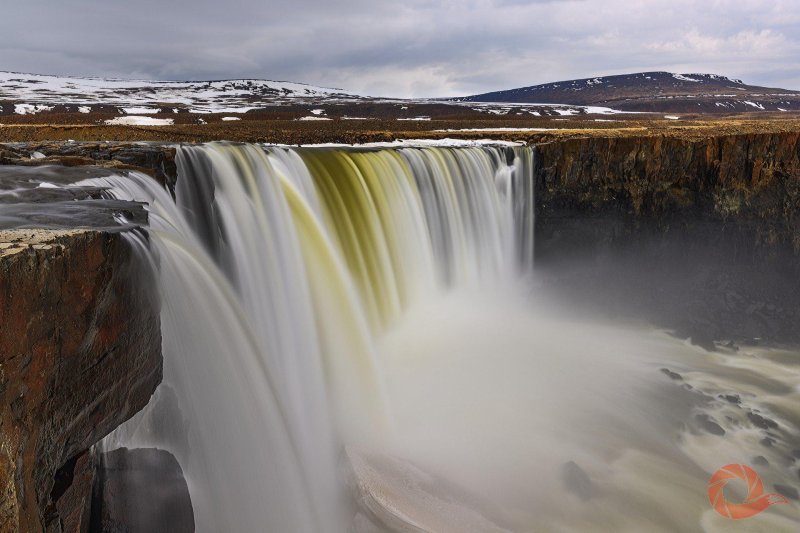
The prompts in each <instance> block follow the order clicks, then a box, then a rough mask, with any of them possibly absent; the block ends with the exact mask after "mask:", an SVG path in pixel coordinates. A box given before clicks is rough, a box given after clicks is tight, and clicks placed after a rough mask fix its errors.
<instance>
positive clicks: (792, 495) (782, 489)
mask: <svg viewBox="0 0 800 533" xmlns="http://www.w3.org/2000/svg"><path fill="white" fill-rule="evenodd" d="M773 486H774V487H775V492H777V493H778V494H782V495H784V496H786V497H787V498H789V499H790V500H800V493H798V492H797V489H796V488H794V487H790V486H789V485H780V484H778V483H776V484H775V485H773Z"/></svg>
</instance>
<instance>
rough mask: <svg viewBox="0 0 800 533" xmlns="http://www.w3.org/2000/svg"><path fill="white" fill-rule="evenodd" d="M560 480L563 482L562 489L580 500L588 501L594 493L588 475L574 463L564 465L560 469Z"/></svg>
mask: <svg viewBox="0 0 800 533" xmlns="http://www.w3.org/2000/svg"><path fill="white" fill-rule="evenodd" d="M561 479H562V480H563V481H564V488H566V489H567V490H568V491H569V492H571V493H573V494H574V495H576V496H577V497H578V498H580V499H581V500H583V501H589V500H590V499H591V498H592V494H593V493H594V489H593V487H592V480H591V478H590V477H589V474H587V473H586V471H585V470H584V469H583V468H581V467H580V466H578V464H577V463H575V462H574V461H570V462H568V463H565V464H564V465H563V466H562V467H561Z"/></svg>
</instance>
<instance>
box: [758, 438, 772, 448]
mask: <svg viewBox="0 0 800 533" xmlns="http://www.w3.org/2000/svg"><path fill="white" fill-rule="evenodd" d="M759 443H761V445H762V446H764V447H766V448H772V446H773V445H774V444H775V439H773V438H772V437H764V438H763V439H761V440H760V441H759Z"/></svg>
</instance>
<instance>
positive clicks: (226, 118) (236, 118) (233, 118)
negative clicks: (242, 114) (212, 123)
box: [222, 117, 242, 122]
mask: <svg viewBox="0 0 800 533" xmlns="http://www.w3.org/2000/svg"><path fill="white" fill-rule="evenodd" d="M222 120H223V121H224V122H230V121H232V120H242V119H241V118H239V117H222Z"/></svg>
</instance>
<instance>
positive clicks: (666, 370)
mask: <svg viewBox="0 0 800 533" xmlns="http://www.w3.org/2000/svg"><path fill="white" fill-rule="evenodd" d="M661 372H663V373H664V375H666V376H667V377H669V379H674V380H675V381H682V380H683V376H681V375H680V374H678V373H677V372H673V371H672V370H670V369H669V368H662V369H661Z"/></svg>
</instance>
